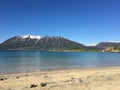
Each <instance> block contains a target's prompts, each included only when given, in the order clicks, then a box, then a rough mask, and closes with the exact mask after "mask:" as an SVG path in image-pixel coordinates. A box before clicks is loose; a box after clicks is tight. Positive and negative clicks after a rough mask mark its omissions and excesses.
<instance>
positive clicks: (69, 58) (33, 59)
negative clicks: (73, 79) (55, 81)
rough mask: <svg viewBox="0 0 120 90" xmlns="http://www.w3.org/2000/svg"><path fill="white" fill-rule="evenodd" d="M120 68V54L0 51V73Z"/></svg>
mask: <svg viewBox="0 0 120 90" xmlns="http://www.w3.org/2000/svg"><path fill="white" fill-rule="evenodd" d="M110 66H120V53H102V52H41V51H0V73H1V74H3V73H16V72H27V71H41V70H56V69H75V68H94V67H110Z"/></svg>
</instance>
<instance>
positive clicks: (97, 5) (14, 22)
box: [0, 0, 120, 44]
mask: <svg viewBox="0 0 120 90" xmlns="http://www.w3.org/2000/svg"><path fill="white" fill-rule="evenodd" d="M25 34H33V35H40V36H46V35H48V36H63V37H66V38H68V39H71V40H74V41H77V42H79V43H83V44H90V43H97V42H101V41H120V35H119V34H120V0H0V42H2V41H4V40H6V39H8V38H10V37H12V36H16V35H25Z"/></svg>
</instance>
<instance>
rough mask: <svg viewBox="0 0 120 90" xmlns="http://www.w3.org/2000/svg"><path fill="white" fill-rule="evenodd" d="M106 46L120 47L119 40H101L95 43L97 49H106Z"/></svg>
mask: <svg viewBox="0 0 120 90" xmlns="http://www.w3.org/2000/svg"><path fill="white" fill-rule="evenodd" d="M108 47H114V48H120V42H101V43H99V44H97V45H96V48H98V49H106V48H108Z"/></svg>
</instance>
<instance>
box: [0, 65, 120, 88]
mask: <svg viewBox="0 0 120 90" xmlns="http://www.w3.org/2000/svg"><path fill="white" fill-rule="evenodd" d="M0 90H120V67H109V68H94V69H76V70H58V71H57V70H56V71H42V72H29V73H17V74H5V75H0Z"/></svg>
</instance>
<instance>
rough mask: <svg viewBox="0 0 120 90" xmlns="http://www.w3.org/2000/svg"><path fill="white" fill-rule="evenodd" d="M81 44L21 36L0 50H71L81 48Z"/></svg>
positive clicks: (1, 46) (63, 40) (56, 38)
mask: <svg viewBox="0 0 120 90" xmlns="http://www.w3.org/2000/svg"><path fill="white" fill-rule="evenodd" d="M82 47H84V46H83V45H82V44H79V43H77V42H74V41H71V40H68V39H66V38H64V37H58V36H56V37H55V36H54V37H50V36H45V37H41V36H35V35H23V36H15V37H12V38H10V39H8V40H6V41H4V42H3V43H2V44H1V45H0V49H12V50H16V49H17V50H18V49H20V50H23V49H38V50H71V49H73V48H82Z"/></svg>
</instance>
